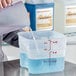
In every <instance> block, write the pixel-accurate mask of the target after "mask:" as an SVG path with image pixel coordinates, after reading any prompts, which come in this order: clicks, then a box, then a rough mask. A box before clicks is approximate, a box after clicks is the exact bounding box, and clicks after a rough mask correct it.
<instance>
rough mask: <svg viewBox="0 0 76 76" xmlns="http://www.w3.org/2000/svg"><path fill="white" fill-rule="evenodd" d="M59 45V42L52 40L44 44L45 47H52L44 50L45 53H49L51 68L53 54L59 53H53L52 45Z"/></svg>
mask: <svg viewBox="0 0 76 76" xmlns="http://www.w3.org/2000/svg"><path fill="white" fill-rule="evenodd" d="M57 43H58V41H52V40H48V41H47V42H44V44H45V45H48V44H49V45H50V47H49V48H48V49H47V48H45V49H44V51H48V52H49V61H48V62H49V66H50V65H51V60H50V58H51V55H52V54H57V51H52V44H57Z"/></svg>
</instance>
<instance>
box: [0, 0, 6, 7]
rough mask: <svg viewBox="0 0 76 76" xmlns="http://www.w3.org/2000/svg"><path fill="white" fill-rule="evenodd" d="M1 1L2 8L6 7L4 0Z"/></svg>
mask: <svg viewBox="0 0 76 76" xmlns="http://www.w3.org/2000/svg"><path fill="white" fill-rule="evenodd" d="M1 3H2V6H3V8H5V7H7V3H6V0H2V1H1Z"/></svg>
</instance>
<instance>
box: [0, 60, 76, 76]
mask: <svg viewBox="0 0 76 76" xmlns="http://www.w3.org/2000/svg"><path fill="white" fill-rule="evenodd" d="M0 76H76V64H72V63H69V62H65V69H64V71H63V72H57V73H49V74H40V75H33V74H29V72H28V70H27V69H25V68H21V67H20V66H19V60H14V61H7V62H3V63H0Z"/></svg>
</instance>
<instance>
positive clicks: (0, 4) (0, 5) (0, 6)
mask: <svg viewBox="0 0 76 76" xmlns="http://www.w3.org/2000/svg"><path fill="white" fill-rule="evenodd" d="M0 8H3V6H2V3H1V0H0Z"/></svg>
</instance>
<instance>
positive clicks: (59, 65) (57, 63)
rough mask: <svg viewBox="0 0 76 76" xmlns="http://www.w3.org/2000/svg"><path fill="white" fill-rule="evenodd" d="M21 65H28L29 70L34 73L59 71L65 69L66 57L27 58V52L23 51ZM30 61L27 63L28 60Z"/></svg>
mask: <svg viewBox="0 0 76 76" xmlns="http://www.w3.org/2000/svg"><path fill="white" fill-rule="evenodd" d="M21 57H22V58H20V59H21V60H20V65H21V66H22V67H25V68H26V67H28V70H29V72H30V73H32V74H40V73H51V72H59V71H63V70H64V57H60V58H50V59H36V60H35V59H34V60H32V59H27V57H26V54H25V55H24V54H22V53H21ZM24 60H26V62H28V63H27V64H28V65H27V64H26V62H25V61H24Z"/></svg>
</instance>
